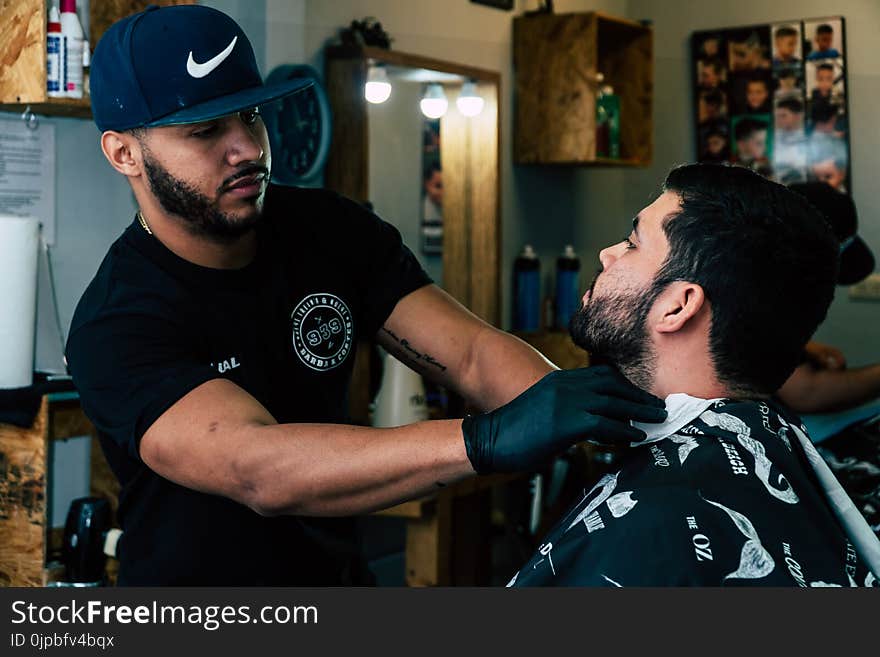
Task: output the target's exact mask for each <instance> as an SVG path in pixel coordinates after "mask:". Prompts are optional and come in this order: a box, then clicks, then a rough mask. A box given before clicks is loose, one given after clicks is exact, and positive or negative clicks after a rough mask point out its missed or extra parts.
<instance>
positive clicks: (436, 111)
mask: <svg viewBox="0 0 880 657" xmlns="http://www.w3.org/2000/svg"><path fill="white" fill-rule="evenodd" d="M419 107H421V109H422V114H424V115H425V116H427V117H428V118H429V119H439V118H440V117H441V116H443V115H444V114H446V110H447V109H448V108H449V101H448V100H446V94H445V93H443V87H441V86H440V85H439V84H429V85H428V86H427V88H426V89H425V95H424V96H422V99H421V100H420V101H419Z"/></svg>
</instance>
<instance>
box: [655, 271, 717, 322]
mask: <svg viewBox="0 0 880 657" xmlns="http://www.w3.org/2000/svg"><path fill="white" fill-rule="evenodd" d="M705 302H706V294H705V293H704V292H703V288H702V287H701V286H700V285H697V284H696V283H688V282H685V281H676V282H675V283H671V284H670V285H669V286H668V287H667V288H666V289H665V290H664V291H663V292H662V293H661V294H660V296H659V297H658V299H657V308H658V310H659V312H660V314H659V316H658V317H657V319H656V321H655V322H654V329H655V330H656V331H657V332H658V333H675V332H676V331H680V330H682V329H683V328H685V326H686V325H687V323H688V322H689V321H690V320H691V319H692V318H693V317H694V316H696V315H697V314H698V313H699V312H700V310H702V308H703V305H704V304H705Z"/></svg>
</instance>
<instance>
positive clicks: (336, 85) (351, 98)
mask: <svg viewBox="0 0 880 657" xmlns="http://www.w3.org/2000/svg"><path fill="white" fill-rule="evenodd" d="M325 70H326V74H325V79H326V88H327V96H328V99H329V101H330V107H332V108H333V136H332V141H331V143H330V155H329V157H328V159H327V166H326V168H325V169H324V186H325V187H327V188H328V189H332V190H334V191H337V192H339V193H340V194H342V195H343V196H347V197H349V198H352V199H354V200H356V201H360V202H364V201H367V200H369V196H370V188H369V180H370V177H369V173H370V172H369V151H368V150H367V149H368V148H369V125H368V123H367V120H368V119H367V108H366V102H367V101H366V100H364V84H366V77H367V66H366V62H365V61H364V60H363V59H360V58H327V60H326V68H325Z"/></svg>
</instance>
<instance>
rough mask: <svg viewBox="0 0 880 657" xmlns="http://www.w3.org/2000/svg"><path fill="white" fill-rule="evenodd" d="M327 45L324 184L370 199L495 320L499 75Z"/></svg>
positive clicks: (460, 295) (461, 293)
mask: <svg viewBox="0 0 880 657" xmlns="http://www.w3.org/2000/svg"><path fill="white" fill-rule="evenodd" d="M325 54H326V65H325V71H326V73H325V78H326V87H327V93H328V97H329V99H330V104H331V107H332V109H333V138H332V141H331V145H330V156H329V158H328V160H327V167H326V170H325V184H326V186H327V187H328V188H330V189H334V190H336V191H338V192H340V193H341V194H343V195H345V196H348V197H349V198H353V199H355V200H357V201H360V202H364V203H369V204H370V205H371V206H372V208H373V209H374V210H375V212H376V213H377V214H378V215H379V216H380V217H382V218H383V219H385V220H386V221H388V222H390V223H391V224H393V225H394V226H396V227H397V228H398V230H400V232H401V234H402V236H403V240H404V242H405V243H406V244H407V246H409V248H410V249H411V250H412V251H413V253H414V254H415V255H416V257H417V258H418V259H419V260H420V262H421V263H422V266H423V267H424V268H425V269H426V270H427V272H428V273H429V274H430V275H431V276H432V277H433V278H434V280H435V281H436V282H437V283H439V284H440V285H442V287H443V288H444V289H445V290H446V291H447V292H449V293H450V294H451V295H452V296H453V297H455V298H456V299H458V301H460V302H461V303H463V304H464V305H465V306H467V307H468V308H470V309H471V310H472V311H473V312H474V313H476V314H477V315H478V316H480V317H482V318H483V319H485V320H487V321H488V322H490V323H493V324H496V323H497V322H498V320H499V317H498V306H499V301H500V298H499V296H500V295H499V290H500V279H499V270H498V267H499V255H500V253H499V250H500V238H499V231H500V224H501V220H500V190H499V169H498V164H499V162H498V160H499V139H498V138H499V122H498V97H499V85H500V75H499V74H498V73H496V72H493V71H487V70H483V69H478V68H474V67H470V66H463V65H461V64H455V63H452V62H444V61H440V60H436V59H431V58H428V57H422V56H420V55H412V54H406V53H400V52H395V51H391V50H382V49H379V48H371V47H358V48H355V47H349V46H330V47H328V48H327V50H326V51H325ZM386 81H387V83H386ZM368 83H370V84H369V88H368ZM469 83H472V84H469ZM389 87H390V88H389ZM462 91H466V92H467V93H464V94H462ZM380 92H381V93H380ZM462 96H465V98H462ZM475 96H479V99H478V98H476V97H475ZM480 100H482V101H483V102H482V103H481V102H480ZM444 104H445V111H442V112H441V111H440V110H443V109H444V108H443V105H444ZM441 114H442V116H440V115H441ZM431 116H434V117H437V116H439V118H434V119H432V118H430V117H431Z"/></svg>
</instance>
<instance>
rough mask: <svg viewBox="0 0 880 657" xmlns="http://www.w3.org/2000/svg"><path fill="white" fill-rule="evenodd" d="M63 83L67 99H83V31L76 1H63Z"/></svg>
mask: <svg viewBox="0 0 880 657" xmlns="http://www.w3.org/2000/svg"><path fill="white" fill-rule="evenodd" d="M61 82H62V85H61V87H62V90H63V91H64V95H65V96H66V97H67V98H82V96H83V29H82V25H80V22H79V17H78V16H77V15H76V0H61Z"/></svg>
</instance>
